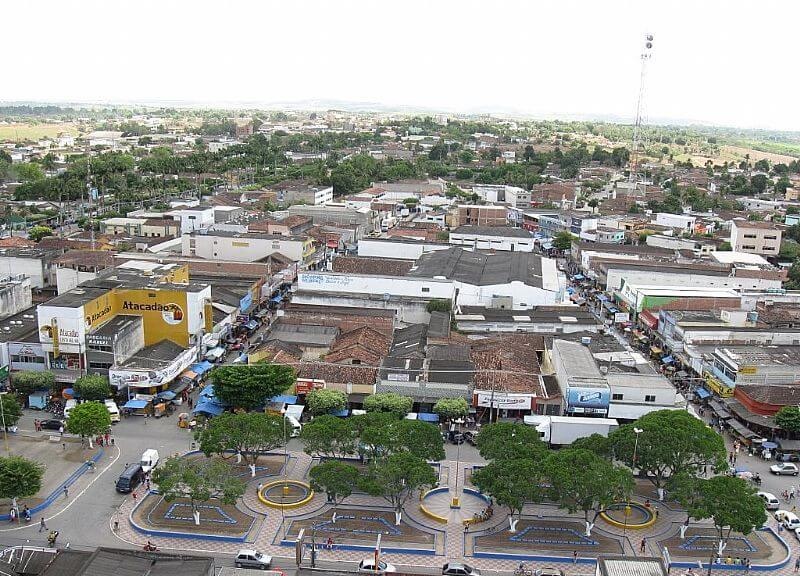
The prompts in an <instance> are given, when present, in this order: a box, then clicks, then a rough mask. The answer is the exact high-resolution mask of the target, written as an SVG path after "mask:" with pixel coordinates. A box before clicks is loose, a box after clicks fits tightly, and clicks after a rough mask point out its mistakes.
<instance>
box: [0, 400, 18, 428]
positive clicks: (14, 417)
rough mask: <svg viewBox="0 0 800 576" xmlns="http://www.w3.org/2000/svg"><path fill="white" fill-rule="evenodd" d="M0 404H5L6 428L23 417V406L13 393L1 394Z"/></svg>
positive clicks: (4, 418)
mask: <svg viewBox="0 0 800 576" xmlns="http://www.w3.org/2000/svg"><path fill="white" fill-rule="evenodd" d="M0 404H2V406H3V421H4V422H5V426H6V428H9V427H11V426H14V424H16V423H17V422H18V421H19V419H20V418H21V417H22V407H21V406H20V405H19V402H18V401H17V399H16V398H15V397H14V396H12V395H11V394H3V395H1V396H0Z"/></svg>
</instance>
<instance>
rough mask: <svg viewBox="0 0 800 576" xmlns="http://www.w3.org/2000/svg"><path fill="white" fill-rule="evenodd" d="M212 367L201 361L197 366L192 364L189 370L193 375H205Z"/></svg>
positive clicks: (205, 361) (206, 361)
mask: <svg viewBox="0 0 800 576" xmlns="http://www.w3.org/2000/svg"><path fill="white" fill-rule="evenodd" d="M213 367H214V365H213V364H212V363H211V362H209V361H208V360H203V361H202V362H198V363H197V364H192V366H191V367H190V368H189V369H190V370H191V371H192V372H194V373H195V374H205V373H206V372H208V371H209V370H211V369H212V368H213Z"/></svg>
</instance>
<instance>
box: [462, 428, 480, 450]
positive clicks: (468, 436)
mask: <svg viewBox="0 0 800 576" xmlns="http://www.w3.org/2000/svg"><path fill="white" fill-rule="evenodd" d="M477 437H478V433H477V432H476V431H474V430H467V431H466V432H464V440H466V442H467V444H472V445H473V446H475V442H476V441H475V439H476V438H477Z"/></svg>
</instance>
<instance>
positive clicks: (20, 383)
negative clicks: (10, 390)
mask: <svg viewBox="0 0 800 576" xmlns="http://www.w3.org/2000/svg"><path fill="white" fill-rule="evenodd" d="M11 379H12V380H11V381H12V384H13V386H14V390H16V391H17V392H19V393H20V394H25V395H27V394H32V393H33V392H37V391H39V390H42V391H44V390H47V391H50V390H52V389H53V385H54V384H55V381H56V379H55V376H54V375H53V373H52V372H46V371H42V372H39V371H33V370H26V371H23V372H14V374H13V375H12V376H11Z"/></svg>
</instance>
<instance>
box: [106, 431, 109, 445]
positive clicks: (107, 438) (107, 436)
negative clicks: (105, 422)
mask: <svg viewBox="0 0 800 576" xmlns="http://www.w3.org/2000/svg"><path fill="white" fill-rule="evenodd" d="M105 438H106V446H108V440H109V435H108V432H106V436H105Z"/></svg>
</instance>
